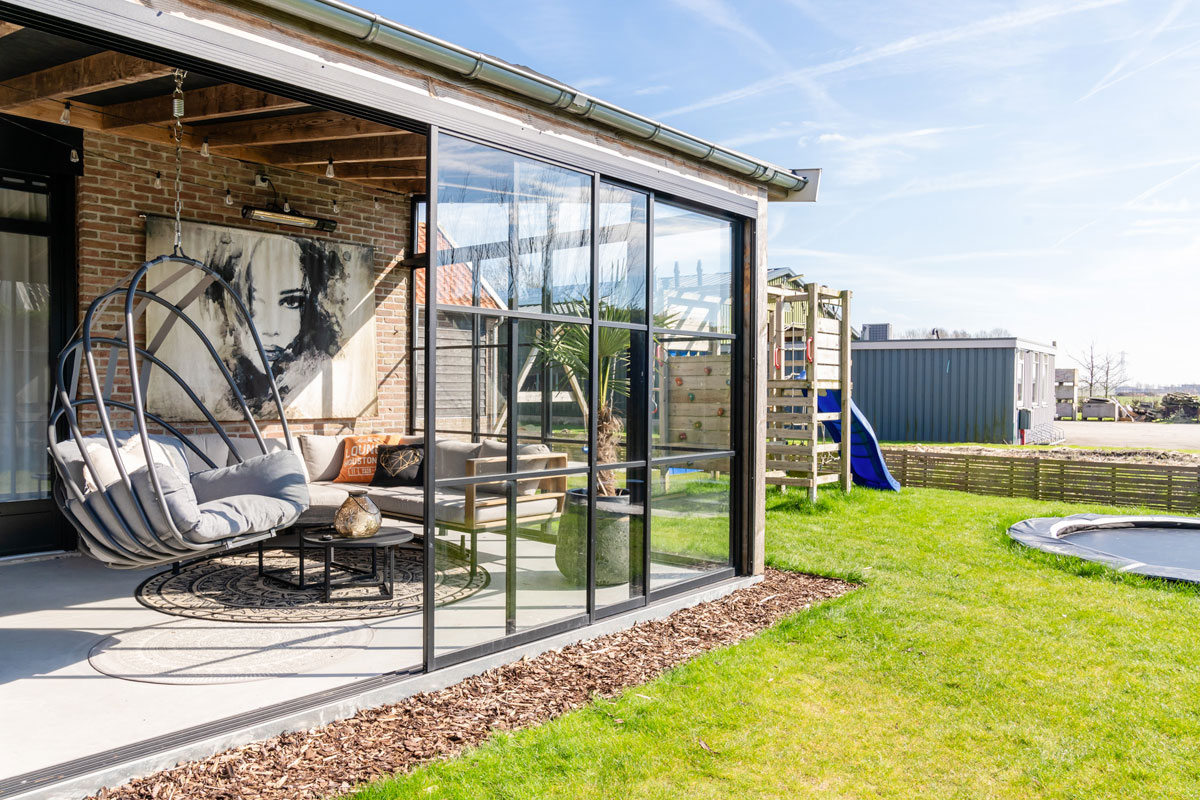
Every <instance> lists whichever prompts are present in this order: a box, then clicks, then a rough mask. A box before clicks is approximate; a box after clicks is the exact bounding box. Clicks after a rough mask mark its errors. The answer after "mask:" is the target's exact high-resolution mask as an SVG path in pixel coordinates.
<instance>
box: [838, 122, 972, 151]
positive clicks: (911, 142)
mask: <svg viewBox="0 0 1200 800" xmlns="http://www.w3.org/2000/svg"><path fill="white" fill-rule="evenodd" d="M982 127H983V126H982V125H958V126H954V127H946V128H920V129H917V130H911V131H893V132H891V133H883V134H875V135H870V136H846V135H844V134H841V133H823V134H821V135H820V136H818V137H817V141H818V142H819V143H822V144H826V143H833V144H837V145H838V146H839V147H840V148H841V149H843V150H851V151H854V150H870V149H874V148H877V147H894V146H901V147H937V146H938V140H939V139H941V138H942V137H943V136H945V135H946V134H948V133H959V132H961V131H970V130H975V129H977V128H982Z"/></svg>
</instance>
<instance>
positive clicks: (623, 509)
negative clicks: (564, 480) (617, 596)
mask: <svg viewBox="0 0 1200 800" xmlns="http://www.w3.org/2000/svg"><path fill="white" fill-rule="evenodd" d="M587 511H588V490H587V489H571V490H570V491H568V492H567V502H566V507H565V508H564V509H563V515H562V518H561V519H560V520H559V523H558V542H557V544H556V545H555V548H554V563H555V564H557V565H558V570H559V572H561V573H562V574H563V576H564V577H565V578H566V579H567V580H569V581H570V582H571V583H572V584H574V585H575V586H583V585H585V584H586V583H587ZM641 512H642V508H641V506H640V505H636V506H635V505H633V504H632V503H630V502H629V495H628V493H627V492H626V491H625V490H624V489H622V490H620V493H619V494H617V495H616V496H612V497H597V498H596V585H597V586H613V585H616V584H620V583H627V582H629V580H630V577H631V575H630V569H629V567H630V556H631V554H632V556H633V558H634V559H635V560H636V559H640V558H641V552H642V543H641V541H640V539H641V537H640V532H641V527H642V526H641V525H632V524H631V520H632V519H633V517H634V516H635V515H638V514H641ZM635 539H637V540H638V541H634V540H635Z"/></svg>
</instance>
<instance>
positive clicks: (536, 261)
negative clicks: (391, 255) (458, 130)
mask: <svg viewBox="0 0 1200 800" xmlns="http://www.w3.org/2000/svg"><path fill="white" fill-rule="evenodd" d="M438 226H439V231H438V258H437V264H438V265H439V269H440V270H441V272H439V284H438V295H439V296H438V302H439V303H441V304H452V305H473V306H477V307H481V308H521V309H524V310H526V311H539V312H544V313H559V314H566V315H571V316H590V313H591V312H590V303H591V293H592V286H591V178H590V177H589V176H587V175H584V174H582V173H578V172H573V171H571V170H566V169H562V168H561V167H556V166H553V165H550V164H545V163H543V162H540V161H535V160H533V159H529V158H523V157H521V156H517V155H513V154H512V153H507V152H504V151H502V150H496V149H494V148H491V147H486V146H484V145H480V144H475V143H473V142H467V141H464V140H462V139H458V138H456V137H453V136H448V135H445V134H442V135H441V136H440V137H439V139H438Z"/></svg>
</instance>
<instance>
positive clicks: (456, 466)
mask: <svg viewBox="0 0 1200 800" xmlns="http://www.w3.org/2000/svg"><path fill="white" fill-rule="evenodd" d="M479 447H480V446H479V444H478V443H476V442H464V441H460V440H458V439H438V441H437V452H436V455H435V460H436V462H437V477H438V478H439V479H443V480H444V479H446V478H461V477H463V476H465V475H466V474H467V459H468V458H475V457H477V456H478V455H479Z"/></svg>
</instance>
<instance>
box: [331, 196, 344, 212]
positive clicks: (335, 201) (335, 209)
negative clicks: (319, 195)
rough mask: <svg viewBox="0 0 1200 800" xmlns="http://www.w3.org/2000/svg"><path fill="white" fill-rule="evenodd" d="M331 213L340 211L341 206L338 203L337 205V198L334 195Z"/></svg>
mask: <svg viewBox="0 0 1200 800" xmlns="http://www.w3.org/2000/svg"><path fill="white" fill-rule="evenodd" d="M333 213H335V214H340V213H342V207H341V206H340V205H338V200H337V198H336V197H335V198H333Z"/></svg>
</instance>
